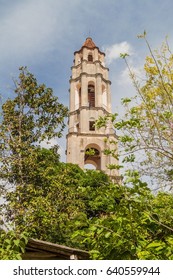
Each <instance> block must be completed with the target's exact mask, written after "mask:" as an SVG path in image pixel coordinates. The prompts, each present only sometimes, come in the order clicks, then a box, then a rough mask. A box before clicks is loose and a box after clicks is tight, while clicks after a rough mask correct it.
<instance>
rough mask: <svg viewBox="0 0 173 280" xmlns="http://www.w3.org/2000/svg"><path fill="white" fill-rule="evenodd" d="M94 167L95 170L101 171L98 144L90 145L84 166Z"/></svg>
mask: <svg viewBox="0 0 173 280" xmlns="http://www.w3.org/2000/svg"><path fill="white" fill-rule="evenodd" d="M87 164H90V165H93V166H94V167H95V169H97V170H100V169H101V155H100V147H99V146H98V145H96V144H90V145H88V146H87V147H86V149H85V158H84V165H87Z"/></svg>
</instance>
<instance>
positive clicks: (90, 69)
mask: <svg viewBox="0 0 173 280" xmlns="http://www.w3.org/2000/svg"><path fill="white" fill-rule="evenodd" d="M104 59H105V54H104V53H103V52H101V51H100V50H99V48H98V47H97V46H96V45H95V43H94V42H93V41H92V39H91V38H87V39H86V41H85V43H84V44H83V46H82V47H81V49H80V50H79V51H76V52H75V53H74V65H73V66H72V68H71V69H72V76H71V79H70V112H69V123H68V134H67V162H71V163H74V164H78V165H79V166H80V167H81V168H82V169H84V168H85V167H84V166H85V165H86V164H92V165H94V166H95V168H96V169H98V170H102V171H104V172H105V173H107V174H108V175H109V176H113V177H114V176H117V175H118V173H117V171H115V170H110V169H108V168H107V165H109V164H117V161H116V159H115V158H113V157H112V156H110V155H105V154H104V150H105V149H109V148H110V145H111V144H110V142H111V141H117V137H116V135H115V132H114V130H113V128H112V127H111V124H110V125H109V126H108V127H106V128H100V129H97V128H96V127H95V125H94V124H95V121H96V120H97V119H98V118H99V116H102V117H103V116H105V115H108V114H109V113H111V92H110V85H111V82H110V81H109V78H108V72H109V69H108V68H107V67H105V63H104ZM105 139H107V141H105ZM88 151H89V153H88Z"/></svg>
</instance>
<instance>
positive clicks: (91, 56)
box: [88, 53, 93, 62]
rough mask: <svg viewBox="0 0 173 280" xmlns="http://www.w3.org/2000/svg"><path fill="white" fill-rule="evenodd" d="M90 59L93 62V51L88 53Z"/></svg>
mask: <svg viewBox="0 0 173 280" xmlns="http://www.w3.org/2000/svg"><path fill="white" fill-rule="evenodd" d="M88 61H89V62H93V55H92V54H91V53H89V54H88Z"/></svg>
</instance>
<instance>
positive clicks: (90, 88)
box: [88, 84, 95, 107]
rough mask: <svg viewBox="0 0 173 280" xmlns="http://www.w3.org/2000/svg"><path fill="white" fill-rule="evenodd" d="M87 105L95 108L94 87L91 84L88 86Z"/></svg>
mask: <svg viewBox="0 0 173 280" xmlns="http://www.w3.org/2000/svg"><path fill="white" fill-rule="evenodd" d="M88 104H89V107H95V86H94V85H93V84H89V85H88Z"/></svg>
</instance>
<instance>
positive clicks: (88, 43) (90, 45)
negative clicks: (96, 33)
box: [74, 37, 105, 55]
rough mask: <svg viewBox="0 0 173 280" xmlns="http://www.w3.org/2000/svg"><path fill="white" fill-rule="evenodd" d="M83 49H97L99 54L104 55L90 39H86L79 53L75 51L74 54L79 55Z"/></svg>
mask: <svg viewBox="0 0 173 280" xmlns="http://www.w3.org/2000/svg"><path fill="white" fill-rule="evenodd" d="M83 48H87V49H90V50H94V49H98V51H99V53H101V54H103V55H105V53H103V52H101V51H100V50H99V48H98V47H97V46H96V44H95V43H94V42H93V40H92V38H91V37H87V38H86V40H85V42H84V44H83V45H82V47H81V49H80V50H79V51H76V52H75V53H80V52H81V51H82V50H83ZM75 53H74V54H75Z"/></svg>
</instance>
